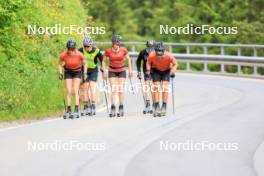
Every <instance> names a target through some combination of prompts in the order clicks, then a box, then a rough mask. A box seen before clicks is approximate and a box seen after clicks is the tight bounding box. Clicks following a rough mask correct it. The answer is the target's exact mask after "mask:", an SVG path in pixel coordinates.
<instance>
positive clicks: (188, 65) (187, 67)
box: [186, 61, 191, 72]
mask: <svg viewBox="0 0 264 176" xmlns="http://www.w3.org/2000/svg"><path fill="white" fill-rule="evenodd" d="M186 71H187V72H189V71H191V68H190V62H188V61H187V62H186Z"/></svg>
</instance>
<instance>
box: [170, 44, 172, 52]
mask: <svg viewBox="0 0 264 176" xmlns="http://www.w3.org/2000/svg"><path fill="white" fill-rule="evenodd" d="M169 52H170V53H172V46H171V45H170V46H169Z"/></svg>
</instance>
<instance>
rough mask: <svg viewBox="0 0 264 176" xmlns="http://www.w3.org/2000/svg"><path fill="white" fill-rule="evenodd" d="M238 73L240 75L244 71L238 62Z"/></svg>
mask: <svg viewBox="0 0 264 176" xmlns="http://www.w3.org/2000/svg"><path fill="white" fill-rule="evenodd" d="M237 74H238V75H241V74H242V72H241V65H240V64H237Z"/></svg>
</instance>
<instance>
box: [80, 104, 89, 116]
mask: <svg viewBox="0 0 264 176" xmlns="http://www.w3.org/2000/svg"><path fill="white" fill-rule="evenodd" d="M81 115H82V116H86V115H89V107H88V105H85V106H84V108H83V111H82V113H81Z"/></svg>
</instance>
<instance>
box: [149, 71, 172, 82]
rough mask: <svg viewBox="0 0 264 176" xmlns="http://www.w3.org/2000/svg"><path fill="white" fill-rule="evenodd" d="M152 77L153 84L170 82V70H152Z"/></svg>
mask: <svg viewBox="0 0 264 176" xmlns="http://www.w3.org/2000/svg"><path fill="white" fill-rule="evenodd" d="M151 77H152V80H153V82H161V81H168V82H169V81H170V70H166V71H159V70H156V69H152V70H151Z"/></svg>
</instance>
